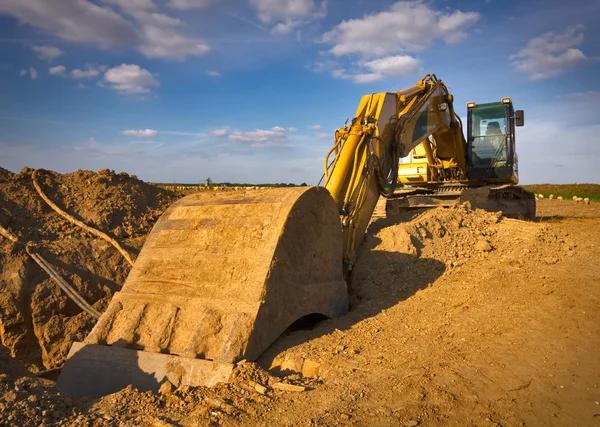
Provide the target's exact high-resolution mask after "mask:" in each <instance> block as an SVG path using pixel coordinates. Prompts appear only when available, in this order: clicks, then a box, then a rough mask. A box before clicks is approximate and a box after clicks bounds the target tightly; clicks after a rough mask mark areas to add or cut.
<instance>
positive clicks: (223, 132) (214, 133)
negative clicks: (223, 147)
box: [209, 129, 229, 137]
mask: <svg viewBox="0 0 600 427" xmlns="http://www.w3.org/2000/svg"><path fill="white" fill-rule="evenodd" d="M209 134H210V135H211V136H219V137H220V136H227V135H228V134H229V130H228V129H215V130H211V131H210V132H209Z"/></svg>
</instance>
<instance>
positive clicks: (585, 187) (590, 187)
mask: <svg viewBox="0 0 600 427" xmlns="http://www.w3.org/2000/svg"><path fill="white" fill-rule="evenodd" d="M523 187H524V188H526V189H527V190H529V191H532V192H534V193H535V194H543V195H544V197H548V196H550V195H551V194H553V195H554V197H558V196H562V198H563V199H565V200H567V199H572V198H573V196H577V197H581V198H586V197H587V198H589V199H590V200H593V201H595V202H600V185H598V184H562V185H560V184H538V185H524V186H523Z"/></svg>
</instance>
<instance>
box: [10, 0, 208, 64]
mask: <svg viewBox="0 0 600 427" xmlns="http://www.w3.org/2000/svg"><path fill="white" fill-rule="evenodd" d="M99 1H102V2H104V3H108V6H106V5H97V4H95V3H93V2H91V1H89V0H26V1H25V0H1V1H0V14H8V15H12V16H15V17H16V18H17V19H19V20H20V21H21V22H24V23H27V24H30V25H33V26H34V27H37V28H38V29H40V30H42V31H44V32H46V33H49V34H51V35H54V36H57V37H59V38H61V39H63V40H67V41H71V42H76V43H83V44H91V45H95V46H99V47H102V48H109V47H114V46H119V45H126V46H136V47H137V49H138V50H139V51H140V52H141V53H142V54H143V55H145V56H146V57H148V58H162V59H174V60H184V59H185V58H186V57H187V56H195V55H204V54H206V53H207V52H208V51H209V46H208V44H207V43H206V42H205V41H204V40H202V39H200V38H198V37H192V36H189V35H186V34H184V33H182V31H181V29H182V28H184V27H185V24H184V23H183V22H182V21H181V20H180V19H177V18H175V17H172V16H168V15H165V14H163V13H159V12H158V7H157V6H156V4H155V3H154V2H153V1H152V0H99ZM187 3H189V4H190V5H191V4H192V3H194V4H195V5H198V4H200V2H198V1H197V2H192V1H188V2H187ZM177 4H180V5H181V4H183V3H181V2H177ZM115 6H116V7H118V9H117V10H118V11H120V12H122V13H123V14H125V15H127V16H128V18H131V20H128V19H126V18H125V17H124V16H122V15H121V14H119V13H117V11H115V10H113V8H114V7H115ZM41 48H44V49H45V52H44V53H40V55H42V54H43V55H45V56H46V57H48V55H50V56H52V55H54V57H56V55H58V51H59V50H58V51H57V50H53V51H50V50H48V48H50V46H42V47H41ZM53 49H56V48H53Z"/></svg>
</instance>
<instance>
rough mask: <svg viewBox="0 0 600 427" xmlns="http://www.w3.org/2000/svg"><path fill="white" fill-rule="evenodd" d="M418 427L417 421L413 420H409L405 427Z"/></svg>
mask: <svg viewBox="0 0 600 427" xmlns="http://www.w3.org/2000/svg"><path fill="white" fill-rule="evenodd" d="M418 425H419V422H418V421H415V420H410V421H409V422H407V423H406V427H416V426H418Z"/></svg>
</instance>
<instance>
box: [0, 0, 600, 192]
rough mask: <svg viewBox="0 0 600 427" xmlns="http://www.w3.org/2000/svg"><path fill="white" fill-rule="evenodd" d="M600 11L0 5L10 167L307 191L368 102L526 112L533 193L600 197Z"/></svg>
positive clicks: (268, 0)
mask: <svg viewBox="0 0 600 427" xmlns="http://www.w3.org/2000/svg"><path fill="white" fill-rule="evenodd" d="M598 18H600V2H599V1H590V0H573V1H570V2H562V1H553V0H550V1H538V0H530V1H508V0H503V1H500V0H467V1H444V0H435V1H433V0H432V1H404V2H391V1H381V0H372V1H364V0H363V1H361V0H358V1H341V0H328V1H326V2H325V1H320V0H316V1H315V0H93V1H89V0H0V166H2V167H4V168H7V169H10V170H13V171H18V170H20V169H21V168H22V167H24V166H29V167H35V168H46V169H53V170H56V171H59V172H71V171H74V170H77V169H91V170H98V169H102V168H110V169H115V170H116V171H117V172H119V171H126V172H128V173H131V174H136V175H138V177H140V178H141V179H144V180H147V181H155V182H157V181H159V182H174V181H177V182H199V181H200V180H202V179H204V178H206V177H207V176H210V177H211V178H212V179H213V180H215V181H230V182H253V183H260V182H295V183H301V182H308V183H309V184H316V183H317V181H318V180H319V178H320V176H321V174H322V163H323V157H324V155H325V153H326V152H327V150H328V149H329V147H330V145H331V144H332V142H333V132H334V130H335V129H336V128H338V127H341V126H342V125H343V124H344V122H345V120H346V118H351V117H352V116H353V114H354V112H355V110H356V107H357V105H358V102H359V100H360V97H361V96H362V95H363V94H365V93H372V92H383V91H395V90H400V89H402V88H405V87H408V86H410V85H412V84H414V83H415V82H416V81H417V80H418V79H419V78H420V77H422V76H423V75H424V74H426V73H435V74H436V75H437V76H438V77H439V78H441V79H442V80H444V81H445V83H446V84H447V85H448V86H449V87H450V88H451V89H452V92H453V94H454V96H455V105H456V108H457V111H458V112H459V114H460V115H461V116H463V117H464V116H465V114H466V113H465V108H464V105H465V103H466V102H467V101H470V100H474V101H477V102H492V101H497V100H500V98H501V97H503V96H511V97H512V98H513V101H514V103H515V107H516V108H518V109H524V110H525V117H526V125H525V127H523V128H519V129H518V134H517V145H518V147H517V152H518V154H519V161H520V163H519V169H520V175H521V182H522V183H526V184H528V183H543V182H551V183H571V182H596V183H598V182H600V168H598V166H597V165H596V163H597V161H598V160H599V159H600V144H599V142H600V141H599V137H598V135H600V112H599V111H600V110H599V107H600V78H599V77H598V76H599V75H600V26H598V25H597V20H598Z"/></svg>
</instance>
